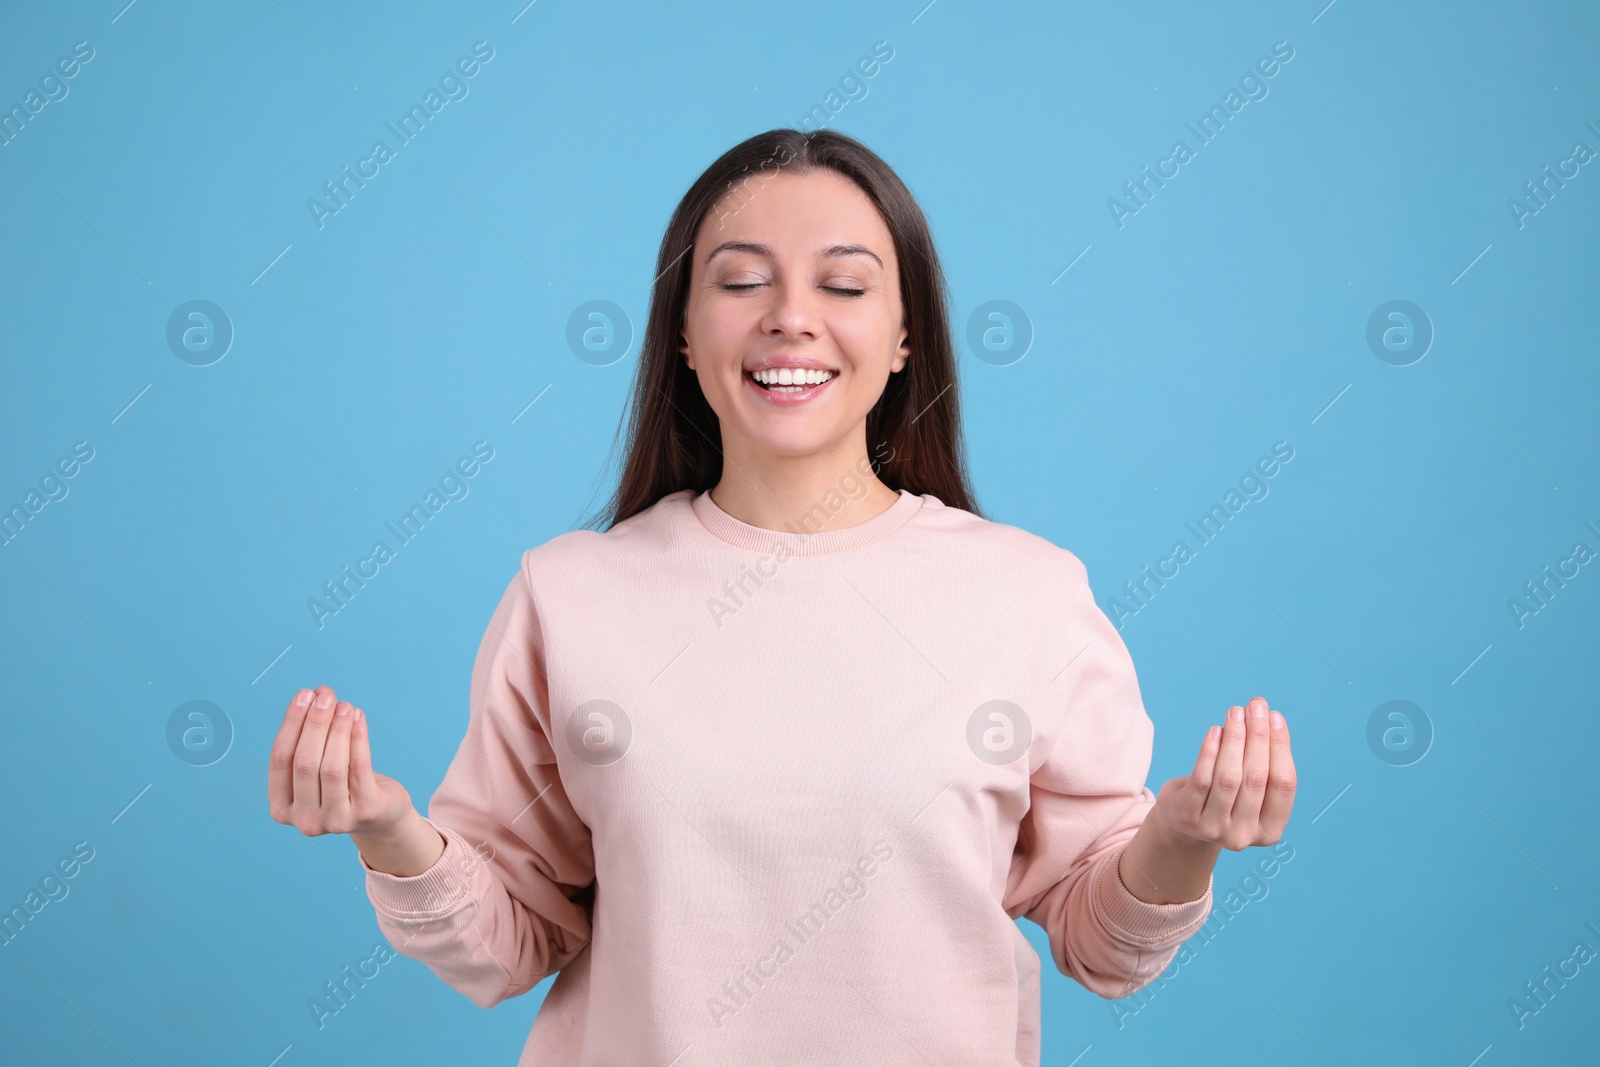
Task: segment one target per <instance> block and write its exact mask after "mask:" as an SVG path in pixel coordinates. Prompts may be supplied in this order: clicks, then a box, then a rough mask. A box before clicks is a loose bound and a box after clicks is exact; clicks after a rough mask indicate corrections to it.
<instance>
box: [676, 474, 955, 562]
mask: <svg viewBox="0 0 1600 1067" xmlns="http://www.w3.org/2000/svg"><path fill="white" fill-rule="evenodd" d="M899 492H900V499H898V500H896V501H895V502H894V503H893V504H890V505H889V506H888V507H887V508H885V509H884V510H883V511H881V512H879V513H878V514H876V515H874V516H873V517H872V518H870V519H868V520H867V521H866V522H862V523H857V524H856V525H854V526H845V527H843V528H841V529H837V530H820V531H817V532H814V533H810V532H807V531H805V530H803V529H801V528H799V527H798V526H791V528H789V529H785V530H768V529H766V528H765V527H762V526H752V525H751V524H750V523H748V522H745V521H744V520H743V519H736V518H734V517H733V516H732V515H729V514H728V513H727V512H726V511H723V510H722V509H721V508H720V507H718V506H717V502H716V501H715V500H712V499H711V491H710V490H706V491H705V492H702V493H700V494H699V495H698V496H694V497H692V498H690V501H689V508H690V510H691V511H693V512H694V515H695V517H696V518H697V519H699V520H700V525H702V526H704V527H705V528H706V530H707V531H708V532H709V533H711V534H712V535H713V536H715V537H717V538H719V539H720V540H723V541H726V542H727V543H728V544H730V545H734V546H736V547H738V548H746V549H749V550H751V551H752V552H773V551H775V550H776V549H777V548H778V546H779V545H780V544H785V545H787V546H788V550H789V552H790V554H792V555H796V556H819V555H823V554H825V553H829V552H844V551H848V550H849V549H853V548H864V547H865V546H867V545H870V544H875V543H876V542H878V541H882V540H883V539H884V538H886V537H888V536H889V535H890V534H892V533H894V532H895V531H896V530H898V529H899V528H900V527H902V526H904V525H905V524H906V523H908V522H910V521H911V519H912V517H913V516H914V515H916V514H917V512H919V511H921V510H922V507H923V504H924V502H925V498H924V497H922V496H919V495H918V494H916V493H912V492H910V491H909V490H906V489H901V490H900V491H899Z"/></svg>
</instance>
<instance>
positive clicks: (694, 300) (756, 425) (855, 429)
mask: <svg viewBox="0 0 1600 1067" xmlns="http://www.w3.org/2000/svg"><path fill="white" fill-rule="evenodd" d="M691 254H692V255H693V257H694V263H693V267H692V272H691V276H690V280H689V297H688V302H687V305H686V306H685V308H684V318H683V330H682V343H681V344H680V346H679V351H680V352H682V353H683V354H684V356H685V358H686V360H687V362H688V364H689V366H690V367H691V368H693V370H694V372H695V375H696V377H697V378H698V379H699V381H700V388H701V390H702V391H703V392H704V393H705V397H706V400H707V402H708V403H709V404H710V405H711V410H713V411H715V412H716V413H717V418H718V419H719V420H720V421H721V424H722V448H723V452H724V454H729V453H731V454H733V455H734V456H748V455H750V454H751V453H752V452H755V453H762V452H765V453H771V454H776V455H785V456H800V455H808V454H812V453H819V452H830V451H837V450H839V449H849V450H854V449H855V448H857V447H859V448H860V449H861V450H865V447H866V444H865V442H866V432H865V427H864V423H865V420H866V417H867V413H868V412H869V411H870V410H871V409H872V406H873V405H874V404H876V403H877V401H878V397H879V396H880V395H881V394H882V393H883V387H884V384H885V383H886V382H887V381H888V380H889V375H890V373H891V372H897V371H899V370H900V369H901V368H902V367H904V366H905V364H906V358H907V356H908V355H910V352H911V350H910V348H909V347H908V345H907V343H906V338H907V333H908V331H907V330H906V329H905V328H904V326H903V324H902V323H903V316H902V313H901V305H900V274H899V264H898V263H897V262H896V260H895V254H894V242H893V241H892V239H891V238H890V236H889V229H888V227H887V226H885V225H884V222H883V219H882V217H881V216H880V215H879V214H878V211H877V209H876V208H875V207H873V205H872V201H871V200H869V199H867V196H866V194H865V193H863V192H862V191H861V190H860V188H858V187H857V186H856V184H855V183H854V182H852V181H850V180H849V179H848V178H845V177H843V176H842V175H840V174H838V173H836V172H834V171H831V170H826V169H818V170H814V171H812V172H811V173H809V174H806V175H804V176H798V175H794V174H790V173H780V174H779V175H778V176H776V177H773V178H769V179H767V180H766V181H765V183H764V184H763V183H761V181H760V180H759V179H752V180H750V181H748V182H746V183H745V184H744V185H743V186H741V187H740V188H738V189H736V190H734V191H732V192H730V193H729V194H727V195H726V196H724V197H723V199H722V201H721V202H720V203H718V204H717V205H716V206H715V207H713V209H712V210H711V212H710V213H709V214H708V215H707V216H706V221H705V222H704V223H703V224H702V225H701V227H700V233H699V235H698V237H697V238H696V241H695V247H694V251H693V252H692V253H691ZM802 375H803V377H802ZM758 378H759V379H761V380H764V381H766V382H767V383H769V384H772V385H775V386H776V388H772V389H768V388H767V386H766V385H764V384H762V381H758ZM818 379H822V380H821V381H818ZM786 381H787V382H788V383H789V384H787V385H785V384H783V383H784V382H786ZM852 435H857V436H859V440H860V444H859V446H857V445H855V444H854V443H853V442H852V441H851V440H850V438H851V436H852Z"/></svg>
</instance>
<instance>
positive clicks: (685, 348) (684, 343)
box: [678, 327, 694, 370]
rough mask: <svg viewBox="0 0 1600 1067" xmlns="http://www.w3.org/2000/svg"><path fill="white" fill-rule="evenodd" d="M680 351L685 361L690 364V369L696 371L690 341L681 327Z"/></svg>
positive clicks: (679, 333)
mask: <svg viewBox="0 0 1600 1067" xmlns="http://www.w3.org/2000/svg"><path fill="white" fill-rule="evenodd" d="M678 351H679V352H680V353H681V354H682V355H683V361H684V362H685V363H686V364H688V366H689V369H690V370H694V356H692V355H690V354H689V339H688V338H687V337H685V336H684V335H683V330H682V328H681V327H680V328H679V331H678Z"/></svg>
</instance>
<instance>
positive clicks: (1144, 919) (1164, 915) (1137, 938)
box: [1093, 846, 1212, 945]
mask: <svg viewBox="0 0 1600 1067" xmlns="http://www.w3.org/2000/svg"><path fill="white" fill-rule="evenodd" d="M1124 847H1126V846H1124ZM1121 861H1122V849H1117V850H1115V851H1114V852H1112V853H1111V854H1110V855H1108V856H1107V857H1106V859H1105V860H1104V861H1103V862H1102V863H1101V864H1100V869H1099V871H1098V872H1097V873H1096V876H1095V884H1094V893H1093V900H1094V910H1095V913H1096V914H1097V915H1098V917H1099V918H1100V921H1101V922H1103V923H1105V925H1106V926H1107V927H1108V928H1109V929H1110V930H1111V931H1112V932H1113V933H1115V934H1116V935H1118V936H1119V937H1121V938H1122V939H1123V940H1125V941H1131V942H1133V943H1135V944H1139V945H1154V944H1159V943H1162V942H1167V943H1177V942H1180V941H1186V940H1188V938H1189V937H1190V935H1192V934H1193V933H1194V932H1195V931H1196V930H1198V929H1199V928H1200V927H1201V926H1203V925H1205V922H1206V918H1207V917H1208V916H1209V915H1210V914H1211V884H1212V876H1210V875H1207V877H1206V891H1205V892H1204V893H1203V894H1201V896H1200V897H1199V898H1198V899H1195V900H1187V901H1181V902H1179V903H1176V904H1151V903H1149V902H1148V901H1144V900H1140V899H1139V898H1138V897H1136V896H1134V895H1133V893H1132V892H1131V891H1130V890H1129V889H1128V887H1127V886H1126V885H1124V884H1123V882H1122V874H1121V871H1120V864H1121Z"/></svg>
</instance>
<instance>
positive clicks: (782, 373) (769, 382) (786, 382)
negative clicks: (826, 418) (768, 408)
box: [745, 368, 837, 394]
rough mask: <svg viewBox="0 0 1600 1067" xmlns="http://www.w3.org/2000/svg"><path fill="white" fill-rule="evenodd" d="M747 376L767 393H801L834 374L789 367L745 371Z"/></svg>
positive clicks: (824, 381) (833, 376) (829, 379)
mask: <svg viewBox="0 0 1600 1067" xmlns="http://www.w3.org/2000/svg"><path fill="white" fill-rule="evenodd" d="M745 377H747V378H749V379H750V380H751V381H752V382H754V383H755V384H756V385H757V386H758V387H760V388H761V389H764V390H766V391H767V392H769V393H787V394H794V393H803V392H806V391H807V390H808V389H814V388H816V387H817V386H819V385H822V384H824V383H826V382H829V381H832V380H833V379H834V378H835V377H837V375H836V374H834V372H833V371H826V370H808V369H799V368H795V369H792V370H791V369H789V368H783V369H779V370H761V371H745Z"/></svg>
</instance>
